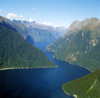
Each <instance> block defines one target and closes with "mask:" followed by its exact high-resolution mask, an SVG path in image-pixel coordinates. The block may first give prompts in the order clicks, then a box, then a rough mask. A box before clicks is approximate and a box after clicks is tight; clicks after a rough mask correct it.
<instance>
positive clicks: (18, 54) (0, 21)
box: [0, 16, 57, 69]
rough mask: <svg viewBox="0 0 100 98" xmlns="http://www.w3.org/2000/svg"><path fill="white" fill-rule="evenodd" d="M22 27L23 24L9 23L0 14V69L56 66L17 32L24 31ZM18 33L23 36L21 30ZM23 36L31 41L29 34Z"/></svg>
mask: <svg viewBox="0 0 100 98" xmlns="http://www.w3.org/2000/svg"><path fill="white" fill-rule="evenodd" d="M16 25H17V26H16ZM14 27H15V28H14ZM23 27H24V26H23V24H21V25H20V24H17V23H16V24H12V23H9V22H7V21H6V20H5V19H4V18H3V17H1V16H0V69H7V68H10V69H13V68H14V69H15V68H34V67H36V68H38V67H39V68H42V67H43V68H46V67H47V68H48V67H57V66H56V65H55V64H54V63H52V62H51V61H49V60H48V58H47V57H46V55H45V54H44V53H43V52H42V51H41V50H40V49H38V48H36V47H34V46H33V45H31V44H30V43H29V42H27V41H26V40H25V39H24V38H23V37H21V36H20V35H19V34H18V33H17V31H18V32H21V31H23V30H24V31H25V32H26V29H25V28H23ZM20 34H22V36H24V34H23V32H21V33H20ZM26 34H27V32H26ZM24 37H25V38H26V39H27V40H28V39H29V40H30V41H31V39H30V36H27V37H26V36H24Z"/></svg>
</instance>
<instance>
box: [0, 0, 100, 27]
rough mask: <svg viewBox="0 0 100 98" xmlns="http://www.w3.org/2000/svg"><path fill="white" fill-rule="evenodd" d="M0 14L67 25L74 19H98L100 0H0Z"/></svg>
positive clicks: (48, 23)
mask: <svg viewBox="0 0 100 98" xmlns="http://www.w3.org/2000/svg"><path fill="white" fill-rule="evenodd" d="M0 16H3V17H7V18H9V19H20V20H28V21H33V20H34V21H36V22H38V23H42V24H45V25H53V26H64V27H69V26H70V25H71V23H72V22H73V21H75V20H78V21H83V20H84V19H86V18H92V17H97V18H99V19H100V0H0Z"/></svg>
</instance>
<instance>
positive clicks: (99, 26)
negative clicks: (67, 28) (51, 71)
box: [53, 19, 100, 72]
mask: <svg viewBox="0 0 100 98" xmlns="http://www.w3.org/2000/svg"><path fill="white" fill-rule="evenodd" d="M99 43H100V22H99V20H97V19H91V22H90V23H88V24H87V25H85V26H84V28H81V30H79V31H78V32H77V33H76V34H75V35H73V36H72V37H71V38H70V40H69V41H68V42H66V44H65V45H64V46H62V47H60V48H59V49H57V51H55V53H54V56H53V57H54V58H57V59H59V60H62V61H66V62H70V63H71V64H76V65H81V66H83V67H85V68H88V69H89V70H90V71H92V72H93V71H95V70H97V69H98V68H100V61H99V58H100V53H99V49H100V45H99ZM91 54H92V55H91Z"/></svg>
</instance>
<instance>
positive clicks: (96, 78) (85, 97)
mask: <svg viewBox="0 0 100 98" xmlns="http://www.w3.org/2000/svg"><path fill="white" fill-rule="evenodd" d="M62 89H63V90H64V92H65V93H67V94H69V95H73V96H74V97H76V98H100V70H97V71H95V72H93V73H90V74H88V75H86V76H83V77H82V78H79V79H76V80H73V81H70V82H67V83H65V84H63V86H62Z"/></svg>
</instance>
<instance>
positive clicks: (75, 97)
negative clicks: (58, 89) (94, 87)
mask: <svg viewBox="0 0 100 98" xmlns="http://www.w3.org/2000/svg"><path fill="white" fill-rule="evenodd" d="M62 90H63V91H64V93H65V94H67V95H68V96H73V97H74V98H77V95H75V94H74V95H71V94H69V93H68V92H66V91H65V90H64V89H63V88H62Z"/></svg>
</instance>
